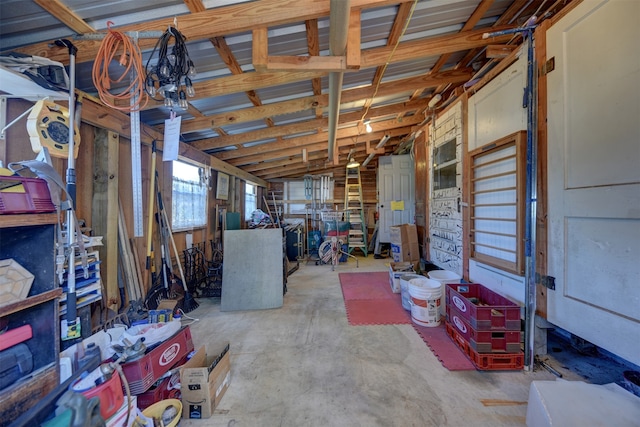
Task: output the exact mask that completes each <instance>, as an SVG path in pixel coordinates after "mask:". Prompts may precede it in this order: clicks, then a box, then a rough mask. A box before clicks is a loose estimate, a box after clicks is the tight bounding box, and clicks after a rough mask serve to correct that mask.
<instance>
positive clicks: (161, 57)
mask: <svg viewBox="0 0 640 427" xmlns="http://www.w3.org/2000/svg"><path fill="white" fill-rule="evenodd" d="M172 38H173V39H174V44H173V46H169V43H170V41H171V39H172ZM185 40H186V39H185V37H184V36H183V35H182V33H180V31H178V29H177V28H173V27H169V28H168V29H167V31H165V32H164V33H163V34H162V36H161V37H160V39H159V40H158V43H157V44H156V47H155V48H154V50H153V52H151V56H149V59H148V60H147V65H146V67H145V68H146V73H147V75H146V76H145V88H146V91H147V93H148V94H149V96H151V98H153V99H156V95H160V96H161V99H162V98H164V105H165V106H166V107H175V106H180V107H181V108H183V109H187V108H188V107H189V103H188V101H187V96H188V97H189V98H192V97H193V96H195V90H194V87H193V83H192V81H191V79H192V78H193V77H194V76H195V75H196V69H195V66H194V65H193V61H192V60H191V58H190V57H189V52H188V51H187V46H186V44H185ZM156 51H157V52H158V54H157V55H156ZM154 56H155V57H157V61H156V62H155V65H153V66H151V65H150V63H151V62H152V59H153V58H154ZM156 100H157V101H159V99H156Z"/></svg>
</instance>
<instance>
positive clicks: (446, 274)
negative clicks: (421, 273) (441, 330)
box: [427, 270, 461, 317]
mask: <svg viewBox="0 0 640 427" xmlns="http://www.w3.org/2000/svg"><path fill="white" fill-rule="evenodd" d="M427 276H428V277H429V279H432V280H436V281H438V282H440V285H441V286H440V292H441V293H442V295H446V294H447V290H446V288H445V287H446V286H447V284H449V283H460V279H461V277H460V276H459V275H458V274H457V273H454V272H453V271H449V270H431V271H430V272H428V273H427ZM440 316H442V317H446V316H447V307H446V305H445V304H441V305H440Z"/></svg>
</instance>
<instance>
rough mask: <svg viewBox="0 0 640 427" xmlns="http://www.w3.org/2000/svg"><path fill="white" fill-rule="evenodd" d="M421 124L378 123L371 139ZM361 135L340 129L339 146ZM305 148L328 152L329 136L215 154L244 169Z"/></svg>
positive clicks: (414, 120)
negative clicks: (247, 165) (242, 166)
mask: <svg viewBox="0 0 640 427" xmlns="http://www.w3.org/2000/svg"><path fill="white" fill-rule="evenodd" d="M411 119H412V120H411ZM418 123H419V118H418V117H416V118H413V117H407V118H404V119H402V120H398V119H390V120H385V121H380V122H376V123H374V124H373V125H372V127H373V128H374V129H373V132H372V133H371V135H375V136H376V137H377V138H378V139H380V138H382V137H383V136H384V135H385V134H389V135H391V136H392V137H393V136H400V135H406V134H407V133H408V132H410V131H411V126H414V125H417V124H418ZM359 134H360V131H359V130H358V129H357V128H356V127H350V128H344V129H338V132H337V141H338V146H340V145H341V144H347V145H348V144H353V140H351V138H352V137H355V136H358V135H359ZM322 143H324V146H320V145H315V144H322ZM302 148H307V150H308V152H312V151H316V150H325V151H326V149H327V132H321V133H317V134H312V135H305V136H301V137H297V138H295V141H292V139H285V140H283V141H280V142H272V143H265V144H260V145H256V146H253V147H243V148H242V149H238V150H227V151H221V152H217V153H214V155H215V156H216V157H217V158H219V159H220V160H223V161H225V162H228V163H229V164H232V165H234V166H241V165H246V164H249V163H254V162H259V161H263V160H265V159H267V158H273V157H274V156H286V155H292V154H296V153H297V152H298V151H299V150H300V149H302Z"/></svg>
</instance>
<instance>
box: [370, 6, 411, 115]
mask: <svg viewBox="0 0 640 427" xmlns="http://www.w3.org/2000/svg"><path fill="white" fill-rule="evenodd" d="M412 6H413V3H403V4H401V5H400V6H398V12H397V13H396V17H395V19H394V20H393V25H392V26H391V31H389V37H387V46H395V45H396V44H397V43H398V42H399V41H400V35H401V34H402V30H403V29H404V26H405V24H406V22H407V19H409V14H410V12H411V8H412ZM385 69H386V67H385V66H384V65H382V66H379V67H378V68H377V69H376V72H375V74H374V75H373V80H372V82H371V84H372V85H373V86H377V85H378V84H380V81H381V80H382V76H383V75H384V70H385ZM369 105H371V100H367V103H365V105H364V107H365V108H367V107H368V106H369Z"/></svg>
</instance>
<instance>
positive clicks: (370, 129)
mask: <svg viewBox="0 0 640 427" xmlns="http://www.w3.org/2000/svg"><path fill="white" fill-rule="evenodd" d="M364 128H365V130H366V131H367V133H371V132H373V128H372V127H371V122H369V121H368V120H367V121H366V122H364Z"/></svg>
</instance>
